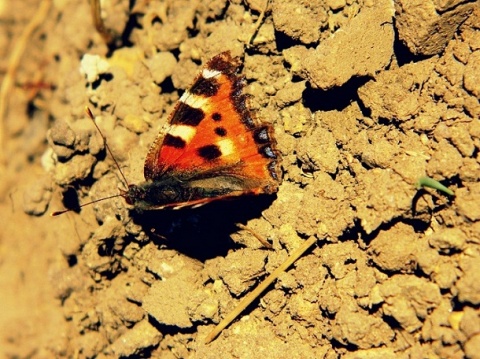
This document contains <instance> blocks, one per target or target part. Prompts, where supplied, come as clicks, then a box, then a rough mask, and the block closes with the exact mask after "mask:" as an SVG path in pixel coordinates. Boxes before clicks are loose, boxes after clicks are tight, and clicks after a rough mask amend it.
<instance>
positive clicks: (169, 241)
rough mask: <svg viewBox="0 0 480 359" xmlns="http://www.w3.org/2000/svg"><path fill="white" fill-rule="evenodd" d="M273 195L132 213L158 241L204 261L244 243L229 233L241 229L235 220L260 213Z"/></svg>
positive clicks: (243, 219)
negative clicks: (239, 242)
mask: <svg viewBox="0 0 480 359" xmlns="http://www.w3.org/2000/svg"><path fill="white" fill-rule="evenodd" d="M274 199H275V196H274V195H273V196H267V195H265V196H254V197H253V196H243V197H239V198H235V199H230V200H222V201H216V202H212V203H209V204H207V205H205V206H202V207H199V208H193V209H192V208H183V209H181V210H171V209H163V210H159V211H144V212H142V213H140V212H137V211H135V210H132V213H131V216H132V219H133V221H134V222H135V223H136V224H139V225H140V226H142V228H143V229H144V230H145V231H146V232H147V233H148V234H149V236H150V239H151V240H152V241H153V242H154V243H156V244H157V245H159V246H166V247H168V248H170V249H175V250H177V251H179V252H181V253H183V254H185V255H187V256H189V257H192V258H196V259H198V260H200V261H205V260H207V259H210V258H214V257H217V256H225V255H226V254H227V252H228V251H229V250H230V249H235V248H240V247H242V246H241V245H240V244H238V243H235V242H234V241H233V240H232V239H231V237H230V235H231V234H232V233H235V232H237V231H238V230H239V228H238V227H237V226H236V223H246V222H247V221H248V220H249V219H252V218H257V217H260V216H261V213H262V211H263V210H264V209H265V208H267V207H268V206H269V205H270V204H271V203H272V202H273V200H274Z"/></svg>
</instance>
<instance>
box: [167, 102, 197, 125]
mask: <svg viewBox="0 0 480 359" xmlns="http://www.w3.org/2000/svg"><path fill="white" fill-rule="evenodd" d="M204 118H205V113H204V112H203V111H202V110H201V109H199V108H194V107H192V106H189V105H187V104H185V103H183V102H179V103H178V108H177V109H176V110H175V112H174V114H173V117H172V121H171V123H172V124H173V125H176V124H181V125H187V126H198V125H199V124H200V122H202V120H203V119H204Z"/></svg>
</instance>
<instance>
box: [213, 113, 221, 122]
mask: <svg viewBox="0 0 480 359" xmlns="http://www.w3.org/2000/svg"><path fill="white" fill-rule="evenodd" d="M212 120H214V121H216V122H218V121H221V120H222V115H221V114H219V113H218V112H214V113H213V115H212Z"/></svg>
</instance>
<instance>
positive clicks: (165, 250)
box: [0, 0, 480, 358]
mask: <svg viewBox="0 0 480 359" xmlns="http://www.w3.org/2000/svg"><path fill="white" fill-rule="evenodd" d="M40 3H41V2H40V1H38V0H29V1H24V2H15V1H10V2H6V3H5V5H4V6H1V5H0V18H1V19H2V20H3V21H2V23H1V25H0V26H1V27H2V29H3V30H4V31H0V44H1V45H2V46H0V52H1V53H2V55H3V56H1V57H0V64H1V66H0V68H2V69H7V68H8V59H9V55H10V53H12V51H13V49H14V48H15V46H16V43H17V41H18V40H19V37H20V34H21V32H22V31H23V29H24V28H26V27H27V25H28V23H29V21H30V19H31V18H32V17H33V16H34V14H35V11H36V8H37V7H38V6H39V4H40ZM7 4H8V5H7ZM102 6H103V7H102V12H101V14H102V18H103V19H104V24H105V27H106V29H107V33H108V36H111V39H112V42H111V43H108V44H107V43H106V42H105V39H106V38H108V36H104V37H102V35H101V34H99V33H97V32H96V31H95V30H94V26H93V20H92V16H91V9H90V6H89V3H88V2H86V1H83V0H67V1H55V2H51V4H50V9H49V12H48V16H47V17H45V19H43V21H42V22H41V24H40V25H39V27H38V28H37V29H36V31H34V32H33V35H32V36H31V37H30V38H29V41H28V46H27V47H26V48H25V51H24V54H23V56H22V58H21V62H20V64H19V67H18V70H17V71H16V73H15V77H14V79H15V81H14V85H13V86H12V87H11V88H10V91H9V93H8V96H7V105H8V107H7V112H6V115H5V117H4V118H3V119H2V121H3V122H2V124H1V131H2V133H3V138H4V148H2V149H1V150H2V153H3V154H4V157H5V158H6V160H7V161H6V163H5V164H4V165H3V167H2V168H1V172H2V182H1V186H0V216H1V217H2V218H3V222H2V223H3V225H2V228H1V230H0V241H1V242H0V243H1V247H0V250H1V252H0V253H1V255H0V258H1V261H0V284H1V287H2V293H3V295H2V296H1V299H0V301H1V304H2V308H4V310H3V311H2V314H1V315H0V338H1V345H0V348H1V349H0V353H1V356H2V357H73V356H76V357H82V358H83V357H85V358H90V357H97V356H98V357H131V356H153V357H156V356H161V357H165V358H173V357H176V358H179V357H181V358H183V357H199V358H210V357H212V358H213V357H215V358H217V357H218V353H219V352H221V353H222V357H225V358H233V357H242V358H246V357H258V356H259V353H261V356H262V357H267V358H285V357H289V358H291V357H299V358H303V357H316V358H334V357H339V356H342V357H345V358H354V357H355V358H358V357H378V358H393V357H399V356H400V357H448V358H461V357H468V358H478V357H479V354H478V353H480V312H479V305H480V284H479V283H480V281H479V280H478V279H479V277H478V273H479V272H480V268H479V266H480V264H479V263H480V260H479V259H480V204H479V203H480V182H479V178H480V159H479V150H480V121H479V117H480V102H479V101H480V85H479V83H480V81H478V77H479V75H478V74H479V73H480V26H479V25H478V24H480V10H479V7H478V4H476V3H471V2H467V1H456V2H448V4H447V2H443V3H441V4H440V3H439V2H435V1H426V2H423V3H421V4H420V3H418V2H416V1H412V0H402V1H396V2H395V4H393V3H392V2H389V1H380V2H375V4H373V3H371V2H364V1H341V0H329V1H317V2H313V3H312V2H311V1H310V2H306V1H290V2H288V3H287V2H284V1H281V0H272V1H270V2H267V1H245V2H242V1H226V0H219V1H214V2H208V3H200V2H192V1H187V0H182V1H169V0H167V1H137V2H125V1H118V2H105V3H103V2H102ZM264 10H266V11H265V13H263V11H264ZM227 50H229V51H231V53H232V55H234V56H241V57H242V59H243V63H244V67H243V70H242V72H243V74H244V75H245V77H246V79H247V82H248V86H247V88H246V92H247V93H248V94H250V95H253V96H252V98H251V99H250V104H249V106H250V108H251V109H252V110H253V111H255V112H256V117H258V118H259V119H261V120H262V121H265V122H268V123H271V124H272V125H273V126H274V128H275V136H276V139H277V142H278V150H279V151H280V152H281V154H282V157H283V162H282V167H283V171H284V179H283V183H282V184H281V186H280V189H279V191H278V193H277V195H276V196H258V197H246V198H239V199H238V200H236V201H227V202H219V203H212V204H209V205H208V206H205V207H202V208H199V209H185V210H182V211H157V212H153V213H152V212H143V213H138V212H135V211H134V210H132V209H130V208H129V206H128V205H127V204H126V203H125V201H124V199H123V198H122V197H121V196H117V197H114V198H111V199H109V200H105V201H101V202H98V203H94V204H92V205H89V206H86V207H83V208H82V209H81V211H77V209H78V205H79V204H80V203H86V202H89V201H95V200H97V199H101V198H104V197H106V196H112V195H113V196H115V195H117V194H119V188H120V189H122V188H123V187H124V186H125V184H124V183H123V182H124V179H123V178H122V177H121V175H120V173H119V171H118V169H117V168H116V165H115V163H114V161H113V158H112V157H111V155H110V154H109V153H108V152H107V150H106V148H105V145H104V141H103V139H102V136H101V135H100V134H99V132H98V130H97V129H96V128H95V126H94V125H93V123H92V122H91V120H90V119H88V117H87V116H86V115H85V113H84V107H85V106H86V105H88V106H89V107H90V108H91V109H92V111H93V113H94V114H95V115H96V122H97V124H98V126H99V127H100V129H101V131H102V133H103V134H104V135H105V137H106V140H107V143H108V145H109V147H110V149H111V150H112V152H113V154H114V157H115V159H116V161H117V162H118V164H119V165H120V167H121V168H122V172H123V173H124V175H125V178H126V179H127V180H128V183H140V182H142V181H143V180H144V179H143V176H142V173H143V162H144V158H145V155H146V153H147V151H148V148H149V146H150V144H151V143H153V141H154V140H155V138H157V136H158V134H159V133H161V132H162V131H163V130H162V128H163V126H164V125H166V124H167V122H168V115H169V113H170V112H171V111H172V109H173V107H174V105H175V103H176V101H178V99H179V97H180V95H181V93H182V91H183V90H185V89H187V88H188V87H189V85H190V84H191V82H192V81H193V79H194V77H195V76H196V75H197V74H198V71H199V70H200V69H201V66H202V64H204V63H205V61H207V60H208V59H209V58H211V57H212V56H214V55H216V54H218V53H220V52H222V51H227ZM2 74H3V72H2ZM424 176H428V177H431V178H433V179H435V180H437V181H439V182H441V183H443V184H444V185H446V186H447V187H448V188H450V189H451V190H453V191H454V193H455V195H454V196H448V195H447V194H445V193H441V192H436V191H434V190H432V189H429V188H422V189H418V188H417V187H416V183H417V181H418V179H419V178H421V177H424ZM64 207H67V208H70V209H72V211H71V212H68V213H66V214H64V215H62V216H59V217H55V218H51V217H49V216H48V214H49V213H51V212H52V211H57V210H61V209H63V208H64ZM76 212H79V213H76ZM235 223H243V224H245V225H246V226H247V227H248V228H249V229H250V230H253V231H254V232H255V233H258V234H259V235H261V236H263V237H265V238H266V239H268V240H269V241H270V242H271V243H272V247H273V250H267V249H265V248H263V247H262V246H261V245H260V243H259V242H258V241H257V240H256V239H255V236H254V235H252V232H250V231H248V230H242V229H239V228H238V227H236V226H235ZM313 237H314V238H317V239H318V241H317V246H316V247H315V248H313V249H311V250H310V251H309V252H307V253H306V254H305V255H304V256H303V257H302V258H301V259H300V260H298V261H297V262H296V263H295V264H294V266H293V267H292V268H291V269H290V270H288V271H287V272H285V273H284V274H282V275H281V276H280V278H279V279H278V280H277V281H276V282H275V284H274V285H272V286H271V288H269V289H268V290H267V292H266V293H265V294H264V295H263V296H262V297H261V299H260V300H258V301H257V302H255V303H254V305H252V306H250V307H249V308H248V310H247V311H246V312H245V313H243V315H242V316H241V318H240V319H239V320H237V321H236V322H234V323H233V324H232V325H231V326H230V327H228V328H227V329H225V330H224V331H223V332H222V333H221V335H220V336H219V337H218V338H217V339H216V340H215V341H213V342H212V343H211V344H209V345H205V344H204V340H205V338H206V337H207V335H208V334H209V332H210V331H211V330H212V329H213V327H214V326H215V324H216V323H218V322H219V321H220V320H221V319H222V318H223V317H225V315H226V314H228V313H229V312H230V311H231V310H232V308H233V307H234V306H235V305H236V304H237V303H238V302H239V301H240V300H241V298H242V297H243V296H244V295H245V294H246V293H248V292H249V291H251V290H252V289H253V288H254V287H255V286H256V285H257V284H258V283H259V282H260V281H262V279H263V278H264V277H265V275H266V274H268V273H270V272H272V271H273V270H274V269H275V268H276V267H278V266H279V265H280V264H281V263H282V262H283V261H284V260H285V259H286V258H287V257H288V254H289V253H291V252H292V251H293V250H294V249H295V248H297V247H298V246H299V245H301V244H302V243H303V242H304V241H305V240H306V239H307V238H313Z"/></svg>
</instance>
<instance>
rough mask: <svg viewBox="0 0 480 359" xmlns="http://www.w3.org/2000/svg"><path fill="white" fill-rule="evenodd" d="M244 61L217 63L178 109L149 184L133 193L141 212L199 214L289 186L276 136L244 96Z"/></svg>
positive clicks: (129, 196) (128, 196)
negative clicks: (197, 210)
mask: <svg viewBox="0 0 480 359" xmlns="http://www.w3.org/2000/svg"><path fill="white" fill-rule="evenodd" d="M240 66H241V60H240V58H238V57H232V56H231V54H230V52H228V51H227V52H222V53H220V54H218V55H217V56H215V57H213V58H212V59H211V60H210V61H208V62H207V64H206V65H205V66H204V67H203V69H202V71H201V72H200V74H199V75H198V76H197V77H196V79H195V80H194V82H193V85H192V86H191V87H190V88H189V89H188V90H186V91H185V92H184V93H183V95H182V96H181V97H180V99H179V101H178V102H177V104H176V105H175V108H174V110H173V112H172V113H171V115H170V118H169V129H168V130H167V132H166V134H165V135H164V136H163V135H162V134H160V135H158V137H157V138H156V140H155V141H154V143H153V144H152V146H151V148H150V151H149V152H148V154H147V156H146V160H145V166H144V176H145V180H146V181H145V182H144V183H141V184H138V185H133V184H132V185H128V189H127V190H126V191H123V192H122V194H121V196H123V197H124V198H125V200H126V202H127V203H128V204H130V205H132V206H134V208H136V209H138V210H152V209H163V208H173V209H178V208H182V207H198V206H201V205H203V204H206V203H209V202H212V201H214V200H219V199H226V198H230V197H236V196H241V195H246V194H252V195H258V194H273V193H275V192H277V190H278V186H279V184H280V182H281V168H280V162H281V159H280V154H279V152H278V151H277V149H276V142H275V139H274V135H273V128H272V127H271V126H270V125H268V124H265V123H261V122H260V121H258V120H256V119H255V118H254V116H253V115H252V113H251V112H250V111H249V109H248V108H247V99H248V96H247V95H246V94H244V93H243V90H244V87H245V82H246V81H245V77H244V76H240V75H238V70H239V68H240Z"/></svg>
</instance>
